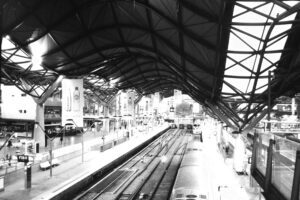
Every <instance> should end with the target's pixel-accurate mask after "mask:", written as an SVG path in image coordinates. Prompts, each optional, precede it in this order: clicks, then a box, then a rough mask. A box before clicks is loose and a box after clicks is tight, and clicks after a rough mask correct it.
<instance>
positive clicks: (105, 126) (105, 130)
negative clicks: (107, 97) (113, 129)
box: [102, 106, 109, 134]
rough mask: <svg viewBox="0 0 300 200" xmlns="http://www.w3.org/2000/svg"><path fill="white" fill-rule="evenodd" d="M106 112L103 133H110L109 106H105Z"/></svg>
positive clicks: (104, 110)
mask: <svg viewBox="0 0 300 200" xmlns="http://www.w3.org/2000/svg"><path fill="white" fill-rule="evenodd" d="M103 112H104V119H103V127H102V130H103V133H104V134H108V133H109V118H108V106H104V107H103Z"/></svg>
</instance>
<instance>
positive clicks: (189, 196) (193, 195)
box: [186, 194, 197, 198]
mask: <svg viewBox="0 0 300 200" xmlns="http://www.w3.org/2000/svg"><path fill="white" fill-rule="evenodd" d="M186 197H187V198H197V195H195V194H188V195H186Z"/></svg>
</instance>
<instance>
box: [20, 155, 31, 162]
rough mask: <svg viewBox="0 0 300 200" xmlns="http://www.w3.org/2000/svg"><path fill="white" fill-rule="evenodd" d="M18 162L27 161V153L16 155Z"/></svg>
mask: <svg viewBox="0 0 300 200" xmlns="http://www.w3.org/2000/svg"><path fill="white" fill-rule="evenodd" d="M17 159H18V162H29V156H28V155H17Z"/></svg>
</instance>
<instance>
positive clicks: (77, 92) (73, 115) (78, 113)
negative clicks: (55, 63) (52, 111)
mask: <svg viewBox="0 0 300 200" xmlns="http://www.w3.org/2000/svg"><path fill="white" fill-rule="evenodd" d="M61 85H62V125H65V124H66V123H70V122H69V121H67V119H72V120H74V122H75V123H76V125H77V126H78V127H83V106H84V96H83V79H63V80H62V84H61Z"/></svg>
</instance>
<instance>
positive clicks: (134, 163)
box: [75, 129, 182, 200]
mask: <svg viewBox="0 0 300 200" xmlns="http://www.w3.org/2000/svg"><path fill="white" fill-rule="evenodd" d="M181 132H182V130H178V129H171V130H169V131H167V132H166V133H165V134H164V135H162V136H161V137H160V138H158V139H157V140H155V141H154V142H153V143H151V144H150V145H148V146H147V147H146V148H145V149H144V150H142V151H141V152H140V153H139V154H136V155H135V156H134V157H132V158H131V159H129V160H128V161H127V162H125V163H124V164H122V165H121V166H120V167H118V168H116V169H115V170H114V171H113V172H111V173H110V174H108V175H107V176H106V177H104V178H103V179H102V180H100V181H99V182H97V183H96V184H94V185H93V186H92V187H90V188H89V189H88V190H87V191H85V192H83V193H82V194H80V195H79V196H77V197H76V198H75V199H76V200H95V199H123V200H124V199H137V196H138V195H139V194H140V191H141V190H142V189H143V188H142V187H141V186H144V185H145V184H144V183H145V182H147V180H150V177H151V174H155V173H154V172H155V171H158V170H161V163H162V161H161V160H162V159H161V158H164V156H166V155H167V154H172V153H171V150H172V152H173V154H174V148H175V146H174V144H175V143H176V141H178V140H177V138H178V137H179V136H180V135H181ZM181 142H182V140H181ZM177 143H178V142H177ZM177 145H178V144H177ZM177 151H178V150H176V152H177ZM170 160H171V159H168V162H170ZM164 166H167V165H164ZM164 171H165V170H164Z"/></svg>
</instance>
